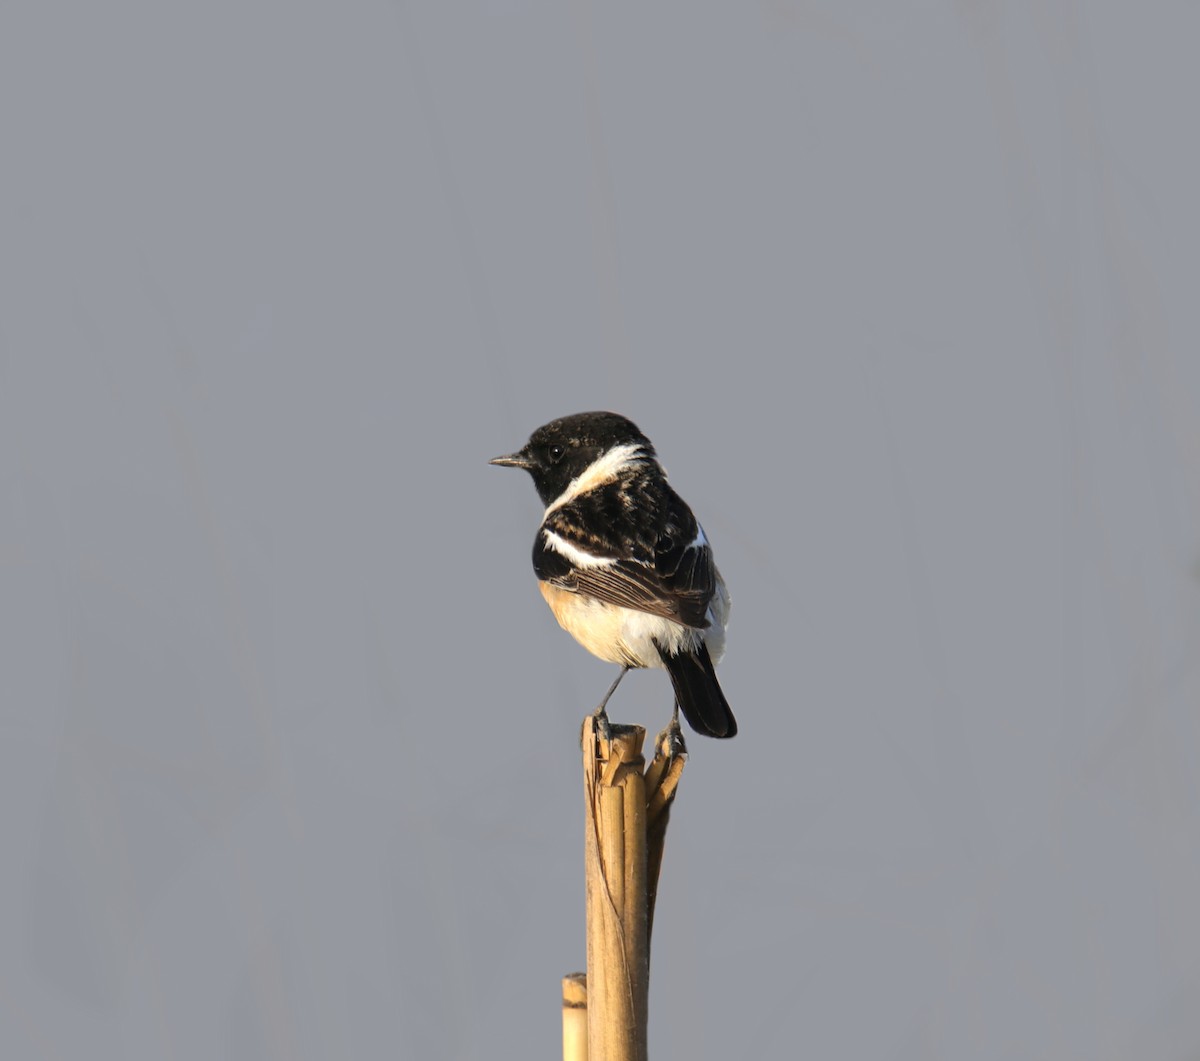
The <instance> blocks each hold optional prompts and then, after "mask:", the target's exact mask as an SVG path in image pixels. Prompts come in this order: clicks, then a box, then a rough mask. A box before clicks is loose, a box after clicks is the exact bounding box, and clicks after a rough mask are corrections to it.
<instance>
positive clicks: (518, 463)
mask: <svg viewBox="0 0 1200 1061" xmlns="http://www.w3.org/2000/svg"><path fill="white" fill-rule="evenodd" d="M488 464H499V465H500V467H501V468H524V469H525V470H526V471H529V469H530V468H532V467H533V461H532V460H530V459H529V455H528V454H527V453H526V452H525V451H524V450H523V449H519V450H517V452H516V453H510V454H508V456H507V457H493V458H492V459H491V460H490V461H488Z"/></svg>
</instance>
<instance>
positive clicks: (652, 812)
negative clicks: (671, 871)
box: [563, 716, 687, 1061]
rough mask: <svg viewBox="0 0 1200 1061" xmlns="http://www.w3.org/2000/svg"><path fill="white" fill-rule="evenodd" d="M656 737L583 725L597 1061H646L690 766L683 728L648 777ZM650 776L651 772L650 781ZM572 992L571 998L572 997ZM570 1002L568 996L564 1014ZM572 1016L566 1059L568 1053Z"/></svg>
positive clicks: (591, 1043) (590, 982)
mask: <svg viewBox="0 0 1200 1061" xmlns="http://www.w3.org/2000/svg"><path fill="white" fill-rule="evenodd" d="M645 739H646V731H645V730H644V729H643V728H642V727H641V726H619V725H614V724H612V723H610V724H609V726H608V732H607V734H606V735H605V736H601V733H600V731H599V729H598V727H597V726H596V720H595V718H594V717H593V716H588V718H586V719H585V720H584V724H583V741H582V743H583V776H584V806H585V844H584V866H585V873H586V878H587V968H588V971H587V982H586V986H585V996H584V998H585V1001H584V1003H583V1004H584V1005H585V1006H586V1009H587V1029H588V1034H587V1039H588V1054H587V1056H588V1058H590V1061H646V1031H647V1009H648V1002H649V992H650V928H651V926H652V924H653V918H654V902H655V899H656V897H657V893H658V876H659V871H660V869H661V867H662V855H663V844H664V841H665V839H666V830H667V822H668V819H669V816H670V809H671V803H672V802H673V801H674V798H675V791H676V787H677V786H678V784H679V776H680V774H681V773H682V771H683V765H684V762H685V761H686V759H687V749H686V747H685V746H684V743H683V735H682V734H681V733H680V731H679V728H678V725H672V726H670V727H668V728H667V729H666V730H664V731H663V732H662V733H660V734H659V736H658V738H657V739H656V741H655V755H654V759H653V761H652V762H651V764H650V766H649V767H648V768H645V759H644V758H643V756H642V746H643V744H644V743H645ZM643 768H645V771H644V772H643ZM565 990H566V988H565V984H564V992H565ZM565 999H566V996H565V993H564V1006H565V1005H566V1002H565ZM565 1021H566V1016H565V1014H564V1040H563V1043H564V1058H566V1057H568V1056H570V1057H571V1061H575V1055H567V1054H566V1053H565V1051H566V1045H567V1043H566V1034H567V1033H566V1023H565Z"/></svg>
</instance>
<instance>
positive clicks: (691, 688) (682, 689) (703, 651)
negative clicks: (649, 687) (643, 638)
mask: <svg viewBox="0 0 1200 1061" xmlns="http://www.w3.org/2000/svg"><path fill="white" fill-rule="evenodd" d="M658 654H659V655H660V656H662V661H663V663H664V664H665V665H666V668H667V673H668V674H670V675H671V684H672V685H673V686H674V687H675V699H676V700H678V701H679V707H680V709H681V710H682V711H683V717H684V718H686V719H687V720H688V725H689V726H691V727H692V729H694V730H695V731H696V732H697V733H702V734H703V735H704V736H706V737H732V736H733V735H734V734H736V733H737V722H736V721H735V720H734V717H733V712H732V711H731V710H730V709H729V704H728V703H726V702H725V694H724V693H723V692H721V686H720V685H719V684H718V682H717V672H716V670H715V669H714V668H713V662H712V659H711V657H710V656H709V654H708V647H707V646H706V645H705V644H704V642H703V641H702V642H700V647H699V648H698V649H697V650H696V651H695V652H681V653H680V654H679V655H678V656H670V655H667V653H666V652H664V651H663V650H662V649H661V648H660V649H659V652H658Z"/></svg>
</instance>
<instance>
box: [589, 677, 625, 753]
mask: <svg viewBox="0 0 1200 1061" xmlns="http://www.w3.org/2000/svg"><path fill="white" fill-rule="evenodd" d="M628 671H629V667H628V665H626V666H624V667H622V668H621V673H620V674H618V675H617V680H616V681H615V682H613V683H612V685H610V686H609V687H608V692H606V693H605V694H604V699H603V700H601V701H600V706H599V707H598V708H596V710H595V711H594V712H592V715H593V717H594V718H595V719H596V729H597V730H598V731H599V733H600V736H601V737H602V738H603V739H604V740H608V737H609V730H608V712H607V711H606V710H605V708H607V707H608V701H609V700H610V699H611V697H612V694H613V693H615V692H616V691H617V686H618V685H620V684H621V679H622V678H624V677H625V675H626V674H627V673H628Z"/></svg>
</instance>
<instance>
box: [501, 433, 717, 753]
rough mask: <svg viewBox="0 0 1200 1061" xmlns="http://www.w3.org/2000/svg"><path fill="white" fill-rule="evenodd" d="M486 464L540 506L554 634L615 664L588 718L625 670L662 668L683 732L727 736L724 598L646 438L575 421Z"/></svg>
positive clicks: (705, 547) (544, 581) (541, 558)
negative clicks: (521, 484) (518, 478)
mask: <svg viewBox="0 0 1200 1061" xmlns="http://www.w3.org/2000/svg"><path fill="white" fill-rule="evenodd" d="M491 463H492V464H499V465H502V466H503V467H506V468H524V469H525V470H526V471H527V472H529V474H530V475H531V476H532V477H533V485H534V486H535V487H536V488H537V492H538V496H539V497H541V499H542V503H543V504H544V505H545V506H546V511H545V513H544V514H543V516H542V525H541V526H540V527H539V528H538V533H537V538H536V539H535V540H534V543H533V569H534V571H535V572H536V573H537V577H538V587H539V588H540V589H541V591H542V596H543V597H545V598H546V603H547V604H549V605H550V610H551V611H553V612H554V617H555V618H556V619H557V620H558V623H559V625H560V626H561V627H562V628H563V629H564V630H566V631H567V632H568V633H569V634H571V636H572V637H574V638H575V640H576V641H578V642H579V643H580V644H581V645H583V647H584V648H586V649H587V650H588V651H589V652H591V653H592V654H593V655H594V656H599V657H600V659H603V660H607V661H608V662H609V663H619V664H620V665H621V673H620V674H618V675H617V679H616V681H614V682H613V684H612V688H610V689H609V690H608V694H607V695H606V696H605V697H604V700H603V702H602V703H601V704H600V706H599V708H597V710H596V713H597V715H598V716H601V717H603V716H604V709H605V705H606V704H607V703H608V699H609V697H610V696H612V694H613V692H614V691H615V690H616V688H617V686H618V685H619V684H620V682H621V679H622V678H623V677H624V676H625V674H626V672H627V671H628V670H629V669H630V668H632V667H665V668H666V671H667V673H668V674H669V675H670V676H671V684H672V685H673V686H674V687H675V700H676V710H678V709H680V708H681V709H682V710H683V715H684V718H686V719H687V720H688V723H689V724H690V725H691V727H692V729H694V730H695V731H696V732H697V733H703V734H704V735H705V736H708V737H732V736H733V735H734V734H735V733H737V722H735V721H734V718H733V712H732V711H730V709H729V704H728V703H726V701H725V696H724V694H723V693H722V692H721V686H720V685H719V684H718V683H717V675H716V671H715V670H714V669H713V664H714V662H716V661H717V660H719V659H720V658H721V654H722V653H723V651H724V649H725V622H726V619H727V618H728V615H729V593H728V591H727V590H726V589H725V582H724V580H723V579H722V578H721V574H720V572H719V571H717V568H716V566H715V565H714V564H713V557H712V549H711V548H709V544H708V539H707V538H706V537H705V536H704V530H703V528H702V527H701V526H700V524H699V523H697V522H696V517H695V516H693V515H692V510H691V509H690V508H688V506H687V505H686V504H685V503H684V501H683V499H682V498H681V497H680V496H679V495H678V494H677V493H675V491H674V490H672V489H671V486H670V484H669V483H668V482H667V473H666V472H665V471H663V469H662V466H661V465H660V464H659V463H658V459H657V457H656V455H655V452H654V446H653V445H651V443H650V440H649V439H648V438H647V437H646V436H645V435H643V434H642V433H641V431H639V430H638V428H637V426H636V425H635V424H634V423H633V422H632V421H630V420H627V419H626V418H625V417H623V416H618V415H617V414H616V413H604V412H598V413H577V414H575V415H574V416H564V417H563V418H562V419H560V420H551V421H550V423H548V424H545V425H544V426H542V427H539V428H538V429H537V430H536V431H535V432H534V433H533V434H532V435H531V436H530V438H529V441H528V442H527V443H526V444H525V445H524V446H523V447H522V448H521V449H519V450H517V452H516V453H510V454H509V455H508V456H504V457H496V458H495V459H494V460H492V461H491Z"/></svg>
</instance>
